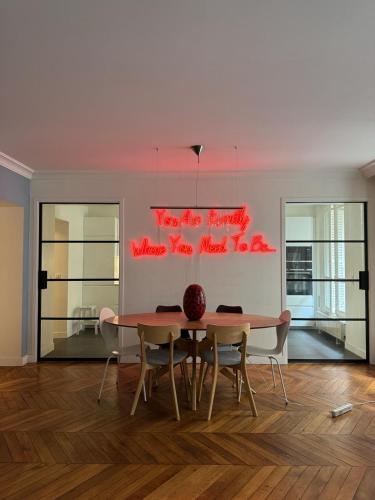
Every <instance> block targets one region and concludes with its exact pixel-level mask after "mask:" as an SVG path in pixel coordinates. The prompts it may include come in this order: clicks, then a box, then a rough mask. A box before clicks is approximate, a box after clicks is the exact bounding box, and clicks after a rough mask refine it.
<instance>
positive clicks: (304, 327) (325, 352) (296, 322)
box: [285, 202, 368, 361]
mask: <svg viewBox="0 0 375 500" xmlns="http://www.w3.org/2000/svg"><path fill="white" fill-rule="evenodd" d="M285 214H286V249H285V256H286V263H285V267H286V291H287V295H286V305H287V308H288V309H290V310H291V312H292V319H293V320H292V323H291V329H290V334H289V336H288V353H289V359H291V360H305V359H306V360H309V359H310V360H352V361H363V360H367V357H368V345H367V344H368V269H367V268H368V265H367V233H366V204H365V203H359V202H358V203H287V204H286V207H285Z"/></svg>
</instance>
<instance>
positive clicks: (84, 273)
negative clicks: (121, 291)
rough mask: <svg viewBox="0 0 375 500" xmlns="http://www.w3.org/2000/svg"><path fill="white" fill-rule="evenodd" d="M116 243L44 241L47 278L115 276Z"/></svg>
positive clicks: (116, 267) (117, 253) (43, 258)
mask: <svg viewBox="0 0 375 500" xmlns="http://www.w3.org/2000/svg"><path fill="white" fill-rule="evenodd" d="M118 266H119V244H118V243H43V244H42V269H44V270H46V271H47V273H48V278H58V279H61V278H63V279H64V278H80V279H81V278H116V279H118V272H119V269H118Z"/></svg>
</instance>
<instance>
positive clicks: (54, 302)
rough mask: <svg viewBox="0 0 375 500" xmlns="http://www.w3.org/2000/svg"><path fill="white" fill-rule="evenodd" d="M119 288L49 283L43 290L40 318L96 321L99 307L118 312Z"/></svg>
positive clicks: (100, 284) (95, 283)
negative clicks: (94, 319) (90, 318)
mask: <svg viewBox="0 0 375 500" xmlns="http://www.w3.org/2000/svg"><path fill="white" fill-rule="evenodd" d="M118 288H119V286H118V284H116V283H115V282H113V281H89V282H82V281H52V282H49V283H48V288H47V289H46V290H42V317H43V318H48V317H54V318H56V317H59V318H61V317H62V318H64V317H72V318H73V317H74V318H84V317H89V316H90V317H97V316H98V315H99V311H100V309H101V308H102V307H110V308H111V309H113V310H114V311H115V312H116V313H117V310H118V293H119V292H118Z"/></svg>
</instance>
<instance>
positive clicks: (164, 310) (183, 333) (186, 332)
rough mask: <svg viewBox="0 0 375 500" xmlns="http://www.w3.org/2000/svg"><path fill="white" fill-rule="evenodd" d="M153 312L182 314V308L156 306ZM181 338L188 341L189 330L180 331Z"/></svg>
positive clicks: (177, 306)
mask: <svg viewBox="0 0 375 500" xmlns="http://www.w3.org/2000/svg"><path fill="white" fill-rule="evenodd" d="M155 312H157V313H170V312H182V308H181V306H179V305H175V306H161V305H159V306H156V309H155ZM181 338H182V339H190V335H189V330H186V329H185V328H182V329H181Z"/></svg>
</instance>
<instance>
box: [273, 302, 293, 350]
mask: <svg viewBox="0 0 375 500" xmlns="http://www.w3.org/2000/svg"><path fill="white" fill-rule="evenodd" d="M290 319H291V314H290V311H288V309H286V310H285V311H282V313H281V314H280V316H279V320H280V321H282V324H281V325H279V326H277V327H276V336H277V344H276V353H277V354H281V353H282V351H283V349H284V344H285V341H286V338H287V335H288V331H289V325H290Z"/></svg>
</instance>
